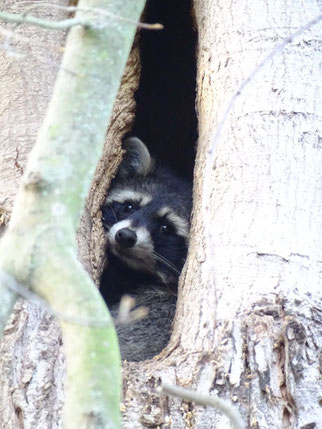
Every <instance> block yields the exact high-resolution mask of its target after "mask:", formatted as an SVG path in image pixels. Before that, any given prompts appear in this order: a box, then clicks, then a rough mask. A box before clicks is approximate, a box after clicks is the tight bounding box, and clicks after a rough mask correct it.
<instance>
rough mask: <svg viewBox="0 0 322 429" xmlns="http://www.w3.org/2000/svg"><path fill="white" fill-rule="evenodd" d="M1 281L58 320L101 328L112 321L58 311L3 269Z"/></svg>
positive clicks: (0, 275) (0, 276)
mask: <svg viewBox="0 0 322 429" xmlns="http://www.w3.org/2000/svg"><path fill="white" fill-rule="evenodd" d="M0 283H1V284H2V285H3V286H5V287H7V288H8V289H10V290H11V291H12V292H14V293H16V294H17V295H20V296H22V297H23V298H25V299H26V300H27V301H29V302H33V303H35V304H38V305H40V307H41V308H42V309H43V310H45V311H47V312H48V313H49V314H50V315H51V316H54V317H56V318H57V319H58V320H62V321H64V322H67V323H72V324H74V325H81V326H93V327H99V328H105V327H108V326H109V325H110V323H111V322H110V321H108V320H95V319H86V318H80V317H74V316H68V315H66V314H62V313H60V312H56V311H54V310H53V309H52V308H51V307H50V306H49V305H48V304H47V302H46V301H45V300H44V299H43V298H41V297H40V296H39V295H37V294H36V293H34V292H32V291H31V290H30V289H28V288H27V287H25V286H23V285H22V284H20V283H18V282H17V281H16V279H15V278H14V277H12V276H10V275H9V274H7V273H5V272H4V271H1V270H0Z"/></svg>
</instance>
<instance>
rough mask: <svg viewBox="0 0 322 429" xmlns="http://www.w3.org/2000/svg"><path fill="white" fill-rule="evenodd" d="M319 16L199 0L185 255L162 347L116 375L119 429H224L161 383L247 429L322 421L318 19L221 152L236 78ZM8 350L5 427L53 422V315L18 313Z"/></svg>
mask: <svg viewBox="0 0 322 429" xmlns="http://www.w3.org/2000/svg"><path fill="white" fill-rule="evenodd" d="M169 13H170V11H169ZM319 13H320V10H319V6H318V2H315V1H312V2H309V3H308V4H307V5H304V6H303V3H302V2H299V1H297V0H294V2H293V3H292V5H291V7H290V5H289V4H286V3H285V2H282V1H281V0H280V1H278V2H274V6H273V5H272V4H271V3H269V2H266V3H264V2H249V1H248V2H247V4H244V5H243V8H242V9H241V5H240V3H238V2H235V3H234V4H230V5H229V6H228V5H227V3H226V2H224V1H220V0H217V1H216V2H214V1H212V0H194V14H195V19H196V26H197V30H198V35H199V42H198V49H197V62H198V78H197V90H198V98H197V110H198V116H199V135H200V138H199V142H198V154H197V160H196V168H195V192H194V215H193V220H192V232H191V241H190V249H189V257H188V261H187V264H186V267H185V269H184V272H183V274H182V279H181V285H180V291H179V299H178V306H177V314H176V319H175V324H174V332H173V335H172V338H171V342H170V344H169V346H168V347H167V348H166V349H165V350H164V352H162V353H161V355H160V356H159V357H158V358H157V359H155V360H153V361H148V362H142V363H125V364H124V371H123V377H124V400H123V406H122V409H123V415H124V421H123V427H124V428H125V429H136V428H143V427H158V426H160V427H163V428H166V427H171V428H175V429H180V428H198V429H206V428H207V429H208V428H213V427H218V428H220V429H222V428H228V427H229V424H228V421H227V418H226V417H223V416H222V415H221V414H219V413H217V412H216V411H215V410H214V409H210V408H207V409H205V408H203V407H201V406H195V405H194V404H193V403H192V404H191V403H187V402H185V401H182V400H180V399H172V398H168V397H164V396H160V394H159V393H157V391H156V390H155V388H156V387H157V386H158V385H159V384H160V379H161V378H162V380H164V381H166V382H168V383H170V384H178V385H181V386H185V387H192V388H196V389H198V390H200V391H201V392H203V393H207V392H210V393H211V394H214V395H218V396H220V397H222V398H227V399H229V400H230V401H231V402H232V403H234V404H235V405H236V407H237V408H239V410H240V412H241V414H242V416H243V418H244V420H245V422H246V427H249V428H258V429H262V428H283V427H285V428H296V429H310V428H314V427H315V428H317V427H319V422H321V421H322V415H321V410H322V407H321V378H320V367H321V364H320V362H321V348H320V347H321V344H320V342H321V325H322V319H321V310H322V309H321V296H320V294H319V289H320V288H319V285H320V281H321V258H320V254H321V243H320V242H321V240H319V237H320V234H321V231H322V224H321V216H320V213H321V205H322V192H321V188H322V179H321V174H320V170H321V167H320V166H321V165H322V162H321V161H322V159H321V145H320V140H321V138H320V137H319V135H318V130H320V129H321V111H322V109H321V100H322V94H321V89H320V87H319V82H320V74H319V73H320V70H321V63H322V53H321V49H320V44H319V34H320V32H319V31H318V30H319V29H321V24H318V25H317V26H315V27H312V28H310V29H309V30H308V31H306V32H305V33H304V34H302V35H301V37H300V38H298V39H296V40H294V41H292V43H290V44H289V45H287V46H286V48H285V49H284V51H283V52H281V53H278V54H277V55H275V56H274V57H273V59H272V61H270V62H269V63H268V64H267V65H266V66H265V67H263V69H262V70H261V71H260V72H259V73H258V74H257V75H256V76H255V77H254V79H252V81H251V82H250V84H249V85H248V86H246V87H245V89H244V90H243V91H242V92H241V95H240V96H239V97H238V98H237V100H236V102H235V103H234V104H233V108H232V111H231V113H230V114H229V115H228V117H227V119H226V121H225V123H224V126H223V128H222V130H221V135H220V138H219V139H217V140H216V141H214V135H215V132H216V129H217V127H218V125H219V123H220V120H221V118H222V117H223V115H224V111H225V109H226V107H227V106H228V105H229V103H230V100H231V98H232V96H233V95H234V93H235V92H236V91H237V89H238V88H239V86H240V85H241V83H242V82H243V81H244V79H246V78H247V77H248V76H249V75H250V73H251V72H252V71H253V69H254V68H255V67H256V65H258V64H259V63H260V61H261V60H262V59H263V58H264V57H265V55H266V54H267V53H268V52H270V51H271V50H272V49H273V48H274V47H275V46H276V45H277V44H278V43H280V42H282V40H283V39H284V38H285V37H288V36H289V34H290V33H292V32H294V31H295V30H296V29H297V28H298V27H300V26H301V25H303V24H305V23H306V22H308V21H309V20H310V19H312V18H314V17H315V16H317V15H318V14H319ZM129 70H130V71H129ZM133 70H134V69H133V66H132V65H131V66H130V67H129V69H128V73H129V75H128V76H131V77H130V78H128V79H125V82H126V81H127V82H128V83H129V87H130V88H131V89H130V90H129V91H128V92H123V93H122V92H121V93H120V94H122V95H121V96H120V100H119V103H118V104H117V105H116V107H115V118H117V117H119V118H121V119H120V120H119V122H118V120H117V119H116V121H115V123H114V125H112V126H114V127H115V128H113V129H114V130H119V131H117V132H116V137H115V136H113V139H116V140H117V141H119V140H120V138H121V136H122V134H123V133H124V130H127V129H128V128H129V124H130V122H131V119H132V118H133V103H132V104H130V107H128V109H129V110H128V112H130V114H129V116H128V117H127V116H126V114H125V113H120V114H119V112H124V111H123V110H122V106H125V105H126V103H128V100H129V99H131V96H130V94H133V90H134V87H135V85H136V84H135V83H133V82H136V81H135V79H134V80H133ZM123 88H124V87H123ZM121 91H122V90H121ZM122 118H128V119H127V121H126V122H123V119H122ZM113 133H114V131H113ZM111 135H112V134H110V136H111ZM109 138H111V137H109ZM214 142H215V143H216V145H215V152H214V154H215V156H214V168H213V165H212V162H210V161H209V150H212V149H213V146H214ZM109 150H110V149H109ZM112 150H113V151H115V152H114V153H118V155H119V150H118V149H112ZM110 151H111V150H110ZM109 154H111V152H109ZM13 155H14V154H13ZM13 155H12V156H13ZM12 163H13V165H15V164H14V163H15V161H14V160H13V161H12ZM16 168H17V167H16ZM104 168H105V167H104V163H102V164H101V165H100V167H99V169H98V173H97V174H98V175H97V176H96V179H95V180H94V183H93V192H94V193H92V196H91V198H90V200H89V204H88V210H87V214H88V216H87V219H88V220H89V219H91V218H92V217H93V218H94V228H92V229H91V228H88V229H87V231H89V233H88V234H87V233H86V234H87V235H86V234H85V236H86V237H91V248H90V249H89V250H88V251H87V262H88V266H89V270H91V271H92V272H93V273H94V276H95V277H96V279H98V278H99V273H100V270H101V265H102V259H103V258H102V248H103V246H102V245H101V244H100V243H102V241H100V240H102V235H101V229H100V226H99V220H98V217H99V207H100V203H101V202H102V199H103V195H104V191H105V189H106V186H107V183H106V182H105V180H107V179H105V177H106V176H105V174H104ZM111 168H113V165H112V167H111ZM114 168H116V162H115V161H114ZM110 171H111V170H110ZM16 174H18V170H16ZM103 178H104V179H103ZM12 192H13V194H14V191H12ZM95 192H97V193H95ZM85 223H86V220H85ZM87 225H88V223H87ZM83 231H84V229H83ZM85 241H86V240H85ZM85 253H86V252H85ZM26 307H29V308H30V307H32V309H31V311H30V310H29V312H27V310H26ZM28 344H29V345H28ZM2 347H3V349H2V350H3V351H2V352H1V362H0V364H1V369H0V374H1V380H0V381H1V394H2V398H1V409H0V415H1V420H0V421H1V423H0V425H1V424H2V427H3V428H15V429H16V428H20V427H21V428H22V427H24V428H34V427H42V428H48V429H49V428H56V427H57V428H58V427H60V420H59V418H60V417H59V416H60V407H61V404H62V400H63V393H62V388H63V382H62V379H63V362H62V357H61V354H60V352H59V350H60V341H59V335H58V330H57V328H56V325H55V324H54V323H53V322H52V321H51V318H49V317H48V316H46V315H43V313H42V312H41V311H40V310H39V309H36V308H35V307H34V306H33V305H32V304H30V303H29V304H26V303H25V304H20V305H19V306H17V307H16V310H15V314H14V315H13V319H12V321H11V323H10V324H8V327H7V332H6V336H5V338H4V340H3V342H2ZM29 350H30V352H29ZM32 352H33V353H32ZM17 368H18V370H17Z"/></svg>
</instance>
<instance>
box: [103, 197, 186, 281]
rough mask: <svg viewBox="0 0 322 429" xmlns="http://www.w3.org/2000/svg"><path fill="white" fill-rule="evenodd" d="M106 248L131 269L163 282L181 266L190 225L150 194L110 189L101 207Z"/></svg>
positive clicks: (174, 275)
mask: <svg viewBox="0 0 322 429" xmlns="http://www.w3.org/2000/svg"><path fill="white" fill-rule="evenodd" d="M103 224H104V227H105V229H106V231H107V240H108V245H109V250H110V251H111V252H112V253H113V254H114V255H115V256H117V257H118V258H119V259H121V260H122V261H123V262H125V263H126V264H127V265H128V266H129V267H131V268H133V269H134V270H140V271H145V272H149V273H151V274H156V276H157V277H158V278H159V279H160V280H161V281H162V282H164V283H168V282H171V280H172V279H177V277H178V276H179V275H180V271H181V269H182V266H183V263H184V260H185V257H186V252H187V244H188V243H187V240H188V234H189V224H188V222H187V221H186V220H185V219H184V218H183V217H180V216H179V215H178V214H176V213H175V211H174V210H173V209H172V208H170V207H167V206H165V205H162V203H161V202H159V201H157V200H155V199H154V198H153V196H151V195H148V194H143V193H139V192H138V191H134V190H128V189H126V190H123V191H121V190H117V191H116V192H112V193H111V195H110V196H109V198H108V200H107V204H106V205H105V207H104V208H103Z"/></svg>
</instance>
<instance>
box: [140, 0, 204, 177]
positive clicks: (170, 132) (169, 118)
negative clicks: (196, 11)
mask: <svg viewBox="0 0 322 429" xmlns="http://www.w3.org/2000/svg"><path fill="white" fill-rule="evenodd" d="M143 20H144V21H145V22H149V23H155V22H159V23H161V24H163V25H164V29H163V30H159V31H154V30H151V31H149V30H142V31H141V33H140V42H139V43H140V52H141V64H142V72H141V79H140V86H139V89H138V91H137V92H136V96H135V98H136V102H137V110H136V118H135V122H134V127H133V134H134V135H136V136H138V137H140V138H141V139H142V140H143V141H144V142H145V143H146V145H147V146H148V147H149V149H150V151H151V153H152V154H153V156H154V157H155V159H156V160H158V161H160V162H162V163H163V164H165V165H167V166H169V167H170V168H173V169H174V170H175V171H176V172H177V173H178V174H180V175H182V176H185V177H187V178H192V174H193V166H194V159H195V145H196V140H197V116H196V111H195V97H196V58H195V49H196V41H197V33H196V32H195V31H194V30H193V19H192V15H191V3H190V1H189V0H150V1H148V3H147V6H146V9H145V13H144V18H143Z"/></svg>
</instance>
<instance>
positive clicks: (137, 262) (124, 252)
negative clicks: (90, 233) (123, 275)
mask: <svg viewBox="0 0 322 429" xmlns="http://www.w3.org/2000/svg"><path fill="white" fill-rule="evenodd" d="M122 228H129V229H131V230H132V231H134V232H135V233H136V235H137V242H136V243H135V245H134V246H133V247H130V248H128V249H121V248H120V247H119V246H118V244H117V243H116V241H115V235H116V233H117V231H119V230H120V229H122ZM107 239H108V242H109V245H110V249H111V251H112V252H113V253H114V254H115V255H116V256H118V257H119V258H120V259H121V260H122V261H124V262H125V263H126V264H127V265H128V266H129V267H131V268H134V269H139V270H143V271H153V270H154V268H155V259H154V257H153V255H154V246H153V243H152V239H151V236H150V233H149V231H148V230H147V229H146V228H143V227H139V228H134V227H132V222H131V221H130V220H129V219H125V220H121V221H120V222H117V223H116V224H114V225H113V226H112V228H111V229H110V230H109V231H108V233H107Z"/></svg>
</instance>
